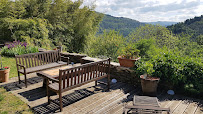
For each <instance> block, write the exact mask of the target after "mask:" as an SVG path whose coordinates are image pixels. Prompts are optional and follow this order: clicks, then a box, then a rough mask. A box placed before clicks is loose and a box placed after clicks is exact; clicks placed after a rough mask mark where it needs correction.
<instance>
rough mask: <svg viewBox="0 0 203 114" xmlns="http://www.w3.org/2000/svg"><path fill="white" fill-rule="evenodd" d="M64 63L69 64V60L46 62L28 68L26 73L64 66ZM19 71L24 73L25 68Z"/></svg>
mask: <svg viewBox="0 0 203 114" xmlns="http://www.w3.org/2000/svg"><path fill="white" fill-rule="evenodd" d="M64 65H67V62H63V61H59V62H54V63H49V64H45V65H41V66H36V67H30V68H26V73H28V74H29V73H33V72H36V71H42V70H46V69H49V68H54V67H60V66H64ZM19 72H20V73H22V74H24V69H20V70H19Z"/></svg>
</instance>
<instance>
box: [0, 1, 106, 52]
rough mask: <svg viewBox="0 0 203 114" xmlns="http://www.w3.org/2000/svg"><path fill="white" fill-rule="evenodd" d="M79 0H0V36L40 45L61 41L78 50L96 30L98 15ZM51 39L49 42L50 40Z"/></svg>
mask: <svg viewBox="0 0 203 114" xmlns="http://www.w3.org/2000/svg"><path fill="white" fill-rule="evenodd" d="M82 3H83V2H82V0H78V1H75V2H73V1H70V0H15V1H12V0H1V1H0V31H1V33H3V34H0V39H1V40H4V41H14V40H15V41H17V40H20V41H26V42H28V43H29V44H35V45H38V46H40V47H43V48H47V49H51V48H52V47H53V45H62V46H65V47H68V48H66V49H67V51H69V52H81V51H83V49H84V45H85V43H86V40H87V39H88V38H89V37H90V36H93V35H94V34H96V31H97V29H98V28H97V27H98V25H99V22H100V21H101V18H102V15H101V14H98V13H96V12H95V11H94V6H82ZM52 42H53V43H52Z"/></svg>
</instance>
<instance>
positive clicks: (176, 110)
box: [173, 100, 189, 114]
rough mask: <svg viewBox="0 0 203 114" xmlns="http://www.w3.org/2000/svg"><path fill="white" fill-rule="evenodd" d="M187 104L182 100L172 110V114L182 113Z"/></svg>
mask: <svg viewBox="0 0 203 114" xmlns="http://www.w3.org/2000/svg"><path fill="white" fill-rule="evenodd" d="M188 105H189V103H188V102H187V101H184V100H182V102H181V103H180V105H179V106H178V107H177V108H176V109H175V110H174V112H173V114H182V113H183V112H184V111H185V109H186V108H187V107H188Z"/></svg>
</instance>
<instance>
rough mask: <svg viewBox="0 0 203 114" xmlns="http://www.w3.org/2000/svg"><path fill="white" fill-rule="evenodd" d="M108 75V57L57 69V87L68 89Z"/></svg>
mask: <svg viewBox="0 0 203 114" xmlns="http://www.w3.org/2000/svg"><path fill="white" fill-rule="evenodd" d="M108 75H110V59H106V60H102V61H99V62H91V63H86V64H83V65H81V66H77V67H73V68H69V69H65V70H59V89H60V90H69V89H71V88H74V87H78V86H81V85H83V84H86V83H89V82H91V81H95V79H98V78H104V77H107V76H108Z"/></svg>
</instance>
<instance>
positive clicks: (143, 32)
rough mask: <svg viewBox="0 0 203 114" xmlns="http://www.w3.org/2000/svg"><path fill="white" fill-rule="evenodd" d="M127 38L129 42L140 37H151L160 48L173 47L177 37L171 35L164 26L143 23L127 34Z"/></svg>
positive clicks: (135, 40)
mask: <svg viewBox="0 0 203 114" xmlns="http://www.w3.org/2000/svg"><path fill="white" fill-rule="evenodd" d="M127 39H128V40H129V41H131V42H134V43H136V42H138V41H139V40H141V39H153V40H154V41H155V45H156V46H158V47H160V48H162V47H164V46H167V47H168V48H171V49H173V48H175V46H176V45H177V44H176V42H178V38H177V37H176V36H175V35H173V34H172V33H171V32H170V31H169V30H168V29H167V28H166V27H163V26H160V25H145V26H141V27H139V28H136V29H135V31H133V32H132V33H130V34H129V36H128V37H127Z"/></svg>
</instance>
